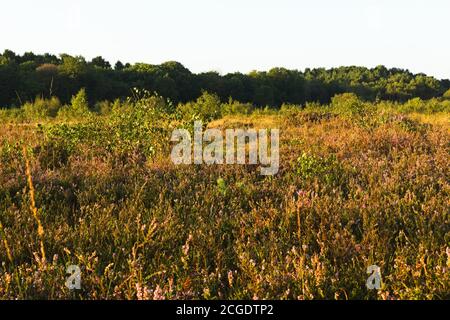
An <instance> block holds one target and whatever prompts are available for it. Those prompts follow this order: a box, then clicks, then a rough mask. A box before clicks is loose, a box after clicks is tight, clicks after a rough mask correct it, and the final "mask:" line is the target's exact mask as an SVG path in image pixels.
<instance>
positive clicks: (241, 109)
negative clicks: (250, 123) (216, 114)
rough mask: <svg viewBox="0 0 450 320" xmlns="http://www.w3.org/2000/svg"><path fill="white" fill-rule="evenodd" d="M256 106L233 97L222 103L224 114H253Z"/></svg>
mask: <svg viewBox="0 0 450 320" xmlns="http://www.w3.org/2000/svg"><path fill="white" fill-rule="evenodd" d="M254 108H255V107H254V106H253V105H252V104H251V103H242V102H239V101H235V100H233V99H232V98H230V99H229V100H228V103H225V104H223V105H222V108H221V109H222V115H227V114H242V115H248V114H251V113H252V112H253V110H254Z"/></svg>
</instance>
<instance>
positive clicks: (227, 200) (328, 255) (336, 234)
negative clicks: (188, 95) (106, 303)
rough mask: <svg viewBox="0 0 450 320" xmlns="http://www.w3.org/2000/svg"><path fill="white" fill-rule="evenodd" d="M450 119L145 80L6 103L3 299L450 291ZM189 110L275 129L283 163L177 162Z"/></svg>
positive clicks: (193, 115)
mask: <svg viewBox="0 0 450 320" xmlns="http://www.w3.org/2000/svg"><path fill="white" fill-rule="evenodd" d="M449 114H450V100H445V99H431V100H421V99H418V98H417V99H412V100H410V101H408V102H406V103H394V102H383V101H379V102H372V103H369V102H364V101H362V100H360V99H359V98H358V97H357V96H356V95H354V94H342V95H337V96H335V97H334V98H333V99H332V102H331V103H330V104H328V105H319V104H315V103H307V104H306V105H303V106H296V105H283V106H282V107H281V108H280V109H279V110H274V109H270V108H265V109H264V108H255V107H254V106H252V105H251V104H248V103H239V102H237V101H233V100H231V99H230V101H229V102H228V103H222V102H220V99H219V98H218V97H217V96H215V95H213V94H208V93H206V92H205V93H204V94H203V95H202V96H201V97H200V98H199V99H198V100H197V101H194V102H189V103H185V104H179V105H173V104H172V103H170V101H167V100H166V99H164V98H162V97H159V96H156V95H153V94H149V93H148V92H141V91H138V90H136V91H135V92H134V94H133V96H132V97H130V98H129V99H127V100H116V101H115V102H103V103H100V104H98V105H96V107H95V108H89V107H88V105H87V98H86V94H85V92H84V91H80V93H79V94H78V95H76V96H74V97H73V99H72V101H71V103H70V104H68V105H66V106H61V103H60V102H59V101H58V99H56V98H54V99H50V100H45V99H36V101H34V102H32V103H31V102H30V103H28V104H26V105H24V106H23V107H22V108H20V109H9V110H2V111H0V160H1V161H0V240H1V241H0V263H1V266H0V299H449V298H450V281H449V280H450V276H449V270H448V269H449V267H450V224H449V207H450V206H449V205H450V201H449V199H450V197H449V192H450V172H449V168H450V160H449V159H450V157H449V153H450V139H449V133H450V117H449ZM194 120H202V121H203V122H204V123H205V124H207V127H208V128H219V129H226V128H255V129H258V128H279V129H280V138H281V140H280V170H279V172H278V174H276V175H274V176H261V175H259V173H258V171H257V166H256V165H174V164H173V163H172V162H171V160H170V151H171V142H170V134H171V132H172V130H173V129H176V128H187V129H189V130H190V129H192V125H193V122H194ZM69 265H78V266H79V267H80V269H81V289H80V290H69V289H68V288H67V287H66V279H67V277H68V275H67V274H66V268H67V267H68V266H69ZM370 265H377V266H379V267H380V270H381V276H382V286H381V289H380V290H368V289H367V288H366V280H367V278H368V274H367V273H366V270H367V267H369V266H370Z"/></svg>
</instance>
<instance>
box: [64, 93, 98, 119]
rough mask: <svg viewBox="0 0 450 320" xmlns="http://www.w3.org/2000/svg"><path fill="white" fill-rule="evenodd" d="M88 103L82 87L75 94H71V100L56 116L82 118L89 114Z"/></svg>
mask: <svg viewBox="0 0 450 320" xmlns="http://www.w3.org/2000/svg"><path fill="white" fill-rule="evenodd" d="M89 114H90V111H89V105H88V99H87V95H86V90H85V89H84V88H82V89H80V91H78V93H77V94H76V95H75V96H72V100H71V102H70V105H69V106H64V107H62V108H61V110H60V111H59V112H58V117H60V118H63V119H74V118H84V117H87V116H89Z"/></svg>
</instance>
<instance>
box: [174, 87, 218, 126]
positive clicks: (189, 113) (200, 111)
mask: <svg viewBox="0 0 450 320" xmlns="http://www.w3.org/2000/svg"><path fill="white" fill-rule="evenodd" d="M177 112H178V114H179V116H180V117H181V118H182V119H183V120H185V121H194V120H202V121H204V122H210V121H212V120H214V119H218V118H220V117H221V115H222V110H221V102H220V98H219V97H218V96H217V95H216V94H210V93H208V92H206V91H204V92H203V94H202V95H201V96H200V97H199V98H198V99H197V101H195V102H188V103H186V104H180V105H178V108H177Z"/></svg>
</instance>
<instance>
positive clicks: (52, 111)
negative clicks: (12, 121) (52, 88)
mask: <svg viewBox="0 0 450 320" xmlns="http://www.w3.org/2000/svg"><path fill="white" fill-rule="evenodd" d="M22 108H23V110H24V115H25V117H26V118H28V119H43V118H49V117H52V118H54V117H56V115H57V113H58V111H59V109H60V108H61V102H60V101H59V99H58V98H57V97H52V98H50V99H43V98H41V97H37V98H36V99H35V100H34V102H33V103H32V102H27V103H25V104H24V105H23V107H22Z"/></svg>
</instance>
